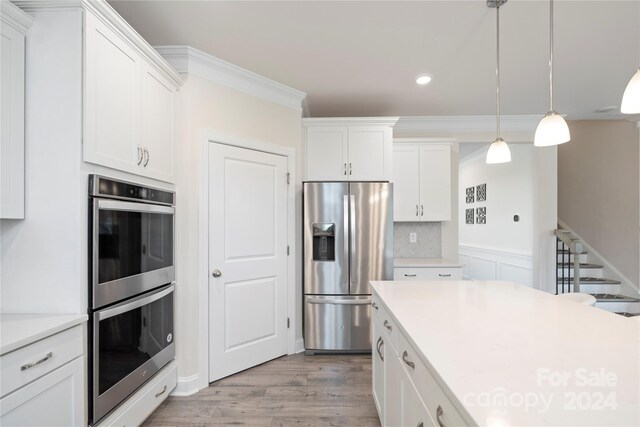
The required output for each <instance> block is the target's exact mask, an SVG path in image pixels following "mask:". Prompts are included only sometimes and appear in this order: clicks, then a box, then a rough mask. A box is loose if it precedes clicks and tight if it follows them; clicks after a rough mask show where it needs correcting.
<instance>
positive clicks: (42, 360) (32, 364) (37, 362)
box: [20, 352, 53, 371]
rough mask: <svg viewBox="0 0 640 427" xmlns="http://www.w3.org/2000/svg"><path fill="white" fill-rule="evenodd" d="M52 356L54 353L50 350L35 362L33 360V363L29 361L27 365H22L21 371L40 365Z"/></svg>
mask: <svg viewBox="0 0 640 427" xmlns="http://www.w3.org/2000/svg"><path fill="white" fill-rule="evenodd" d="M52 356H53V353H52V352H49V353H47V355H46V356H45V357H43V358H42V359H40V360H36V361H35V362H32V363H27V364H26V365H22V366H21V367H20V370H21V371H26V370H27V369H29V368H33V367H34V366H38V365H39V364H41V363H44V362H46V361H47V360H49V359H51V357H52Z"/></svg>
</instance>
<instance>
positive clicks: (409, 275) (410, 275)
mask: <svg viewBox="0 0 640 427" xmlns="http://www.w3.org/2000/svg"><path fill="white" fill-rule="evenodd" d="M417 275H418V274H406V273H405V275H404V277H416V276H417Z"/></svg>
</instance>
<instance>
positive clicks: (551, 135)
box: [533, 0, 571, 147]
mask: <svg viewBox="0 0 640 427" xmlns="http://www.w3.org/2000/svg"><path fill="white" fill-rule="evenodd" d="M569 140H571V135H570V134H569V126H568V125H567V122H566V121H565V120H564V118H563V117H562V116H561V115H560V114H558V113H556V112H555V111H554V110H553V0H549V112H548V113H547V114H545V115H544V117H543V118H542V120H540V123H538V127H537V128H536V134H535V137H534V138H533V145H535V146H537V147H547V146H550V145H558V144H564V143H565V142H569Z"/></svg>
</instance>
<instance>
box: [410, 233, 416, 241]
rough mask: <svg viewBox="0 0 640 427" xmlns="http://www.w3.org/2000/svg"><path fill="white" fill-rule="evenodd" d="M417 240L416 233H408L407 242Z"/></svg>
mask: <svg viewBox="0 0 640 427" xmlns="http://www.w3.org/2000/svg"><path fill="white" fill-rule="evenodd" d="M417 241H418V235H417V234H416V233H409V243H416V242H417Z"/></svg>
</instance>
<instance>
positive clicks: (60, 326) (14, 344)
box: [0, 314, 88, 355]
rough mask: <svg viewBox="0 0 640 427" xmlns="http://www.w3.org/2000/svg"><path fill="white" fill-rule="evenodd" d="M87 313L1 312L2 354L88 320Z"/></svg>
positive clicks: (0, 340)
mask: <svg viewBox="0 0 640 427" xmlns="http://www.w3.org/2000/svg"><path fill="white" fill-rule="evenodd" d="M87 319H88V316H87V315H86V314H0V355H3V354H5V353H9V352H10V351H14V350H17V349H19V348H20V347H24V346H25V345H29V344H31V343H34V342H36V341H38V340H41V339H43V338H46V337H48V336H51V335H53V334H56V333H58V332H61V331H64V330H65V329H69V328H71V327H72V326H76V325H79V324H81V323H83V322H86V321H87Z"/></svg>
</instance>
